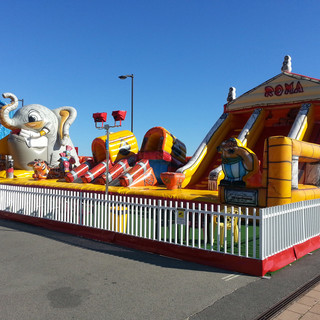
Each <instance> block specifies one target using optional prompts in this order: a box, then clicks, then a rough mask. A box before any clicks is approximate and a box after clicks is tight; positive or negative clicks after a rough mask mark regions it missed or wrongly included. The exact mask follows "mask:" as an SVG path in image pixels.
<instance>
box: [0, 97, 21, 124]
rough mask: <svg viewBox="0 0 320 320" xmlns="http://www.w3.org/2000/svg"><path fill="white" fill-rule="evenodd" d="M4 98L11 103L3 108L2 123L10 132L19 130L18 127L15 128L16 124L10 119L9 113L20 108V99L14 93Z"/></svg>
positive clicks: (0, 119) (0, 117)
mask: <svg viewBox="0 0 320 320" xmlns="http://www.w3.org/2000/svg"><path fill="white" fill-rule="evenodd" d="M2 96H3V97H4V98H5V99H11V102H10V103H9V104H7V105H5V106H3V107H2V108H1V110H0V122H1V124H2V125H3V126H4V127H6V128H8V129H10V130H14V129H17V127H16V126H14V122H13V120H12V119H11V118H10V116H9V113H10V111H12V110H15V109H16V108H17V107H18V103H19V101H18V98H17V97H16V96H15V95H14V94H12V93H4V94H3V95H2Z"/></svg>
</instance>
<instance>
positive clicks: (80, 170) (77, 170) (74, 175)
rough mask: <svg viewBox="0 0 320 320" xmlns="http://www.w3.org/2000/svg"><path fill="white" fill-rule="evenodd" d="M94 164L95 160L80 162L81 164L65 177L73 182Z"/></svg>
mask: <svg viewBox="0 0 320 320" xmlns="http://www.w3.org/2000/svg"><path fill="white" fill-rule="evenodd" d="M93 165H94V161H93V160H91V159H90V160H87V161H86V162H84V163H82V164H80V166H78V167H76V168H75V169H73V170H72V171H71V172H69V173H67V174H66V176H65V179H66V181H67V182H73V181H74V180H76V179H77V178H80V177H81V176H82V175H84V174H85V173H86V172H87V171H88V170H90V169H91V168H92V167H93Z"/></svg>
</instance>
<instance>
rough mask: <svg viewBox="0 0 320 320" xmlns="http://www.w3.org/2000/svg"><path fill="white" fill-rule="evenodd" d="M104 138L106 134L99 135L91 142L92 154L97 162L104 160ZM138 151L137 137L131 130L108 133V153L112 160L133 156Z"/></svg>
mask: <svg viewBox="0 0 320 320" xmlns="http://www.w3.org/2000/svg"><path fill="white" fill-rule="evenodd" d="M106 138H107V136H101V137H98V138H96V139H94V140H93V142H92V145H91V149H92V154H93V158H94V160H95V161H96V162H97V163H99V162H101V161H104V160H105V158H106ZM138 151H139V147H138V143H137V139H136V137H135V135H134V134H133V133H132V132H131V131H128V130H122V131H119V132H113V133H110V136H109V155H110V160H111V161H112V162H117V161H118V160H121V159H123V158H128V157H130V156H133V155H135V154H136V153H138Z"/></svg>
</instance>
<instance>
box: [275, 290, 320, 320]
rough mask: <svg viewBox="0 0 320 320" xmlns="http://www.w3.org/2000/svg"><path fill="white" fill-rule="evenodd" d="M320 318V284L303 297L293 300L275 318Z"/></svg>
mask: <svg viewBox="0 0 320 320" xmlns="http://www.w3.org/2000/svg"><path fill="white" fill-rule="evenodd" d="M297 319H301V320H319V319H320V284H318V285H316V286H315V287H313V288H311V290H309V291H308V292H307V293H305V294H304V295H303V296H302V297H299V298H298V299H297V300H295V301H294V302H292V303H291V304H290V305H289V306H287V307H286V308H285V309H284V310H282V311H281V312H280V314H278V315H276V316H275V317H273V320H297Z"/></svg>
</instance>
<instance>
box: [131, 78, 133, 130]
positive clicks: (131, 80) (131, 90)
mask: <svg viewBox="0 0 320 320" xmlns="http://www.w3.org/2000/svg"><path fill="white" fill-rule="evenodd" d="M131 132H133V74H132V75H131Z"/></svg>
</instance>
